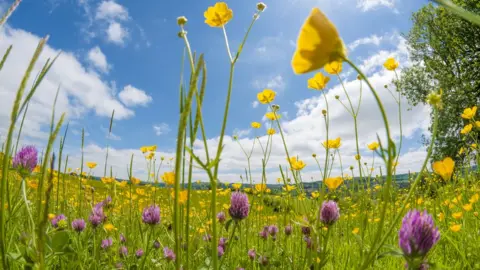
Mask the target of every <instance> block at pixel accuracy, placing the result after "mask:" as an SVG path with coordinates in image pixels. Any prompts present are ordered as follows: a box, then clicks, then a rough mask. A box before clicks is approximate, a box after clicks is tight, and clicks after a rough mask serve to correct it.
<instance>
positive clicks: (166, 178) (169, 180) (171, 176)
mask: <svg viewBox="0 0 480 270" xmlns="http://www.w3.org/2000/svg"><path fill="white" fill-rule="evenodd" d="M162 181H163V182H164V183H165V184H167V185H173V184H175V172H165V173H164V174H163V175H162Z"/></svg>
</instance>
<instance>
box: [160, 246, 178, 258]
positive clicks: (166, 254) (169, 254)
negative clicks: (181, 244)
mask: <svg viewBox="0 0 480 270" xmlns="http://www.w3.org/2000/svg"><path fill="white" fill-rule="evenodd" d="M163 257H164V258H165V259H167V261H175V258H176V256H175V253H174V252H173V250H171V249H169V248H168V247H165V248H163Z"/></svg>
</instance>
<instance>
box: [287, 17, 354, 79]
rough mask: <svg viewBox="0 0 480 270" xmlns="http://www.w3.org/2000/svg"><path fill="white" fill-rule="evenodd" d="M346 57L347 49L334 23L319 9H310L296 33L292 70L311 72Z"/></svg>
mask: <svg viewBox="0 0 480 270" xmlns="http://www.w3.org/2000/svg"><path fill="white" fill-rule="evenodd" d="M346 57H347V49H346V47H345V44H344V43H343V40H342V39H341V38H340V35H339V34H338V31H337V28H336V27H335V25H334V24H333V23H332V22H331V21H330V20H329V19H328V18H327V16H325V14H323V13H322V12H321V11H320V9H318V8H314V9H312V12H311V13H310V15H309V16H308V18H307V19H306V20H305V22H304V24H303V25H302V28H301V29H300V33H299V35H298V39H297V48H296V50H295V53H294V54H293V59H292V68H293V72H295V74H303V73H307V72H311V71H314V70H317V69H320V68H322V67H323V66H325V64H327V63H329V62H332V61H335V60H342V59H343V58H346Z"/></svg>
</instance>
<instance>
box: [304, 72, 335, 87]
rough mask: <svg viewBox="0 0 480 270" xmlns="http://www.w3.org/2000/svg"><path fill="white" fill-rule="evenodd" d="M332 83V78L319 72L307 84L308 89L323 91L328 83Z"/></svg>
mask: <svg viewBox="0 0 480 270" xmlns="http://www.w3.org/2000/svg"><path fill="white" fill-rule="evenodd" d="M329 81H330V77H327V76H325V75H323V73H321V72H318V73H316V74H315V75H314V76H313V77H312V78H310V79H308V81H307V84H308V88H310V89H314V90H323V89H324V88H325V87H326V86H327V83H328V82H329Z"/></svg>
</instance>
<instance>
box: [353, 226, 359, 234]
mask: <svg viewBox="0 0 480 270" xmlns="http://www.w3.org/2000/svg"><path fill="white" fill-rule="evenodd" d="M359 232H360V228H358V227H356V228H353V230H352V233H353V234H358V233H359Z"/></svg>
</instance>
